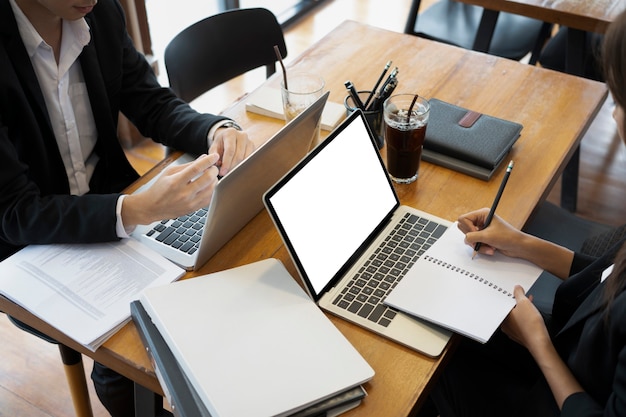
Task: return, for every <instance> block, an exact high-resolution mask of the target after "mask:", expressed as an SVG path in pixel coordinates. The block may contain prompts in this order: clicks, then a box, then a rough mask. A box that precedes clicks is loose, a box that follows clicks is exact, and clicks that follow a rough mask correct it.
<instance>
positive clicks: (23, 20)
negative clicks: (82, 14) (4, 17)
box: [9, 0, 91, 57]
mask: <svg viewBox="0 0 626 417" xmlns="http://www.w3.org/2000/svg"><path fill="white" fill-rule="evenodd" d="M9 3H10V4H11V8H12V9H13V14H14V15H15V20H16V21H17V27H18V29H19V31H20V36H21V37H22V42H24V46H25V47H26V51H27V52H28V55H29V56H30V57H32V56H33V55H34V54H35V51H36V50H37V48H38V47H39V46H40V45H41V44H42V43H43V44H45V42H44V40H43V38H42V37H41V36H40V35H39V33H38V32H37V30H36V29H35V27H34V26H33V24H32V23H30V20H28V18H27V17H26V15H25V14H24V12H22V9H20V7H19V6H18V5H17V3H16V2H15V0H9ZM63 37H64V39H68V37H71V39H68V40H74V41H76V42H77V43H78V45H79V46H80V47H81V48H82V47H84V46H85V45H87V44H88V43H89V41H90V40H91V33H90V32H89V24H88V23H87V21H85V18H80V19H78V20H74V21H69V20H64V21H63Z"/></svg>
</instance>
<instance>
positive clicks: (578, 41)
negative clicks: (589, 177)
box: [561, 28, 587, 212]
mask: <svg viewBox="0 0 626 417" xmlns="http://www.w3.org/2000/svg"><path fill="white" fill-rule="evenodd" d="M586 36H587V34H586V33H585V32H584V31H582V30H578V29H572V28H568V30H567V50H566V53H565V72H567V73H568V74H573V75H578V76H582V75H583V74H584V69H585V53H584V51H585V47H586V45H585V44H586ZM579 165H580V146H578V147H577V148H576V151H575V152H574V154H573V155H572V158H571V159H570V160H569V162H568V163H567V165H566V166H565V169H564V170H563V177H562V180H561V207H563V208H565V209H567V210H569V211H571V212H575V211H576V206H577V203H578V170H579Z"/></svg>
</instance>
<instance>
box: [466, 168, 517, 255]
mask: <svg viewBox="0 0 626 417" xmlns="http://www.w3.org/2000/svg"><path fill="white" fill-rule="evenodd" d="M512 169H513V161H511V162H509V166H508V167H507V168H506V172H505V173H504V177H503V178H502V183H500V188H499V189H498V193H497V194H496V198H495V200H493V204H492V205H491V209H490V210H489V214H487V219H486V220H485V224H484V225H483V229H485V228H487V227H488V226H489V224H490V223H491V220H492V219H493V215H494V214H495V212H496V208H497V207H498V203H499V202H500V197H502V193H503V192H504V187H505V186H506V183H507V181H508V180H509V176H510V175H511V170H512ZM479 249H480V242H477V243H476V245H474V253H473V254H472V259H474V257H475V256H476V254H477V253H478V250H479Z"/></svg>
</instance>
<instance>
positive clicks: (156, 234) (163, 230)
mask: <svg viewBox="0 0 626 417" xmlns="http://www.w3.org/2000/svg"><path fill="white" fill-rule="evenodd" d="M206 214H207V209H206V208H201V209H198V210H196V211H195V212H193V213H191V214H187V215H185V216H180V217H178V218H176V219H169V220H162V221H161V222H160V223H158V224H156V225H155V226H154V227H153V228H152V229H151V230H149V231H148V232H146V236H151V237H153V238H154V239H155V240H157V241H159V242H162V243H163V244H165V245H168V246H172V247H173V248H176V249H178V250H180V251H181V252H185V253H188V254H189V255H191V254H193V253H194V252H195V251H197V250H198V248H199V247H200V240H201V238H202V231H203V230H204V223H205V222H206Z"/></svg>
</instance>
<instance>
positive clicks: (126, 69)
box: [81, 0, 226, 154]
mask: <svg viewBox="0 0 626 417" xmlns="http://www.w3.org/2000/svg"><path fill="white" fill-rule="evenodd" d="M86 19H87V20H88V23H89V27H90V30H91V33H92V44H91V45H90V47H92V48H93V50H94V52H95V57H94V58H93V59H89V54H88V53H85V54H84V55H86V56H85V57H83V59H81V63H82V64H83V72H84V73H85V77H92V76H93V74H94V73H96V74H99V75H101V76H102V80H98V79H90V81H91V82H88V85H89V86H90V87H91V88H92V92H93V93H94V95H98V96H100V97H102V96H105V97H106V100H105V101H102V102H96V103H92V107H95V108H94V113H100V112H102V113H109V112H110V113H111V115H110V117H111V118H112V119H116V117H117V112H118V111H121V112H122V113H123V114H124V115H125V116H126V117H128V119H129V120H130V121H131V122H132V123H133V124H134V125H135V126H136V127H137V128H138V129H139V131H140V132H141V133H142V135H144V136H146V137H149V138H151V139H153V140H155V141H157V142H160V143H162V144H164V145H167V146H171V147H174V148H176V149H179V150H183V151H187V152H191V153H194V154H200V153H204V152H206V151H207V144H208V143H207V135H208V132H209V130H210V128H211V126H213V125H214V124H215V123H216V122H218V121H220V120H223V119H226V117H223V116H216V115H211V114H201V113H198V112H196V111H195V110H193V109H192V108H191V107H190V106H189V105H188V104H187V103H185V102H184V101H182V100H180V99H179V98H178V97H177V96H176V95H175V94H174V93H173V92H172V90H171V89H169V88H164V87H162V86H161V85H160V84H159V82H158V80H157V78H156V75H155V74H154V71H153V70H152V68H151V67H150V65H149V64H148V62H147V61H146V59H145V57H144V56H143V54H141V53H140V52H139V51H137V49H135V47H134V45H133V43H132V40H131V39H130V37H129V36H128V33H127V31H126V24H125V18H124V12H123V9H122V8H121V6H120V4H119V3H118V2H117V0H102V1H100V2H99V3H98V5H97V6H96V7H95V8H94V11H93V12H92V13H91V14H90V15H88V16H87V17H86ZM85 67H87V69H85ZM91 69H94V71H91ZM100 84H103V88H104V91H105V92H104V94H97V90H96V89H97V86H98V85H100ZM98 106H103V107H102V108H98Z"/></svg>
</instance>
